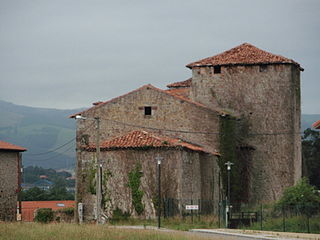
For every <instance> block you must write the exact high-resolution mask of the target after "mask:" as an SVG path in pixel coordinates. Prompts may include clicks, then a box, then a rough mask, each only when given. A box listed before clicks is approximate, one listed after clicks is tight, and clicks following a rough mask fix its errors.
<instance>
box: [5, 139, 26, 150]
mask: <svg viewBox="0 0 320 240" xmlns="http://www.w3.org/2000/svg"><path fill="white" fill-rule="evenodd" d="M0 149H1V150H7V151H18V152H24V151H27V149H26V148H23V147H20V146H17V145H14V144H12V143H8V142H5V141H1V140H0Z"/></svg>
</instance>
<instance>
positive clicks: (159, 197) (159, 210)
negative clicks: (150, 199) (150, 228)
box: [156, 156, 163, 229]
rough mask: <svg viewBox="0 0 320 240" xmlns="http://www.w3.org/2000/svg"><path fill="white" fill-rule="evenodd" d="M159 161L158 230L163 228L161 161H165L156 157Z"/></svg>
mask: <svg viewBox="0 0 320 240" xmlns="http://www.w3.org/2000/svg"><path fill="white" fill-rule="evenodd" d="M156 160H157V167H158V229H160V226H161V222H160V221H161V220H160V216H161V179H160V177H161V161H162V160H163V158H162V157H160V156H157V157H156Z"/></svg>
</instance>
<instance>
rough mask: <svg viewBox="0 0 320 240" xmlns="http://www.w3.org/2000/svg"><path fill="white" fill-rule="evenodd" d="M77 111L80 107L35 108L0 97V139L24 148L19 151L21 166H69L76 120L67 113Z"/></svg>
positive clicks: (73, 160) (73, 149)
mask: <svg viewBox="0 0 320 240" xmlns="http://www.w3.org/2000/svg"><path fill="white" fill-rule="evenodd" d="M78 111H81V109H72V110H58V109H47V108H35V107H26V106H20V105H15V104H12V103H9V102H5V101H1V100H0V139H1V140H4V141H8V142H11V143H14V144H17V145H20V146H23V147H25V148H27V149H28V151H27V152H24V153H23V165H24V166H32V165H35V166H41V167H44V168H54V169H60V168H73V167H74V164H75V126H76V124H75V122H74V120H72V119H69V118H68V116H69V115H71V114H73V113H75V112H78ZM65 143H68V144H66V145H65V146H63V147H61V148H59V147H60V146H62V145H64V144H65ZM58 148H59V149H58Z"/></svg>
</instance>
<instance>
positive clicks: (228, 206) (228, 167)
mask: <svg viewBox="0 0 320 240" xmlns="http://www.w3.org/2000/svg"><path fill="white" fill-rule="evenodd" d="M224 165H226V166H227V172H228V195H227V199H226V200H227V201H226V227H228V217H229V216H230V212H231V209H230V203H231V198H230V172H231V166H232V165H234V164H233V163H232V162H230V161H228V162H226V163H225V164H224Z"/></svg>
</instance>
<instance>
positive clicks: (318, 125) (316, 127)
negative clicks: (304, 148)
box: [312, 120, 320, 129]
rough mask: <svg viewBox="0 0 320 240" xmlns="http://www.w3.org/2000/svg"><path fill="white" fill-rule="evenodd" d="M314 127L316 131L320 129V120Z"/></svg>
mask: <svg viewBox="0 0 320 240" xmlns="http://www.w3.org/2000/svg"><path fill="white" fill-rule="evenodd" d="M312 127H314V128H315V129H320V120H318V121H316V122H315V123H313V124H312Z"/></svg>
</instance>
